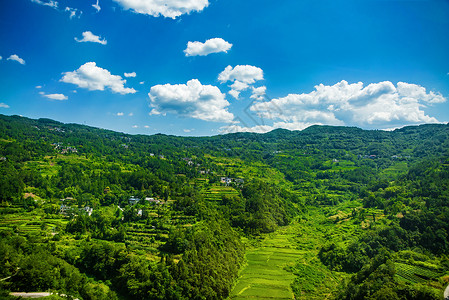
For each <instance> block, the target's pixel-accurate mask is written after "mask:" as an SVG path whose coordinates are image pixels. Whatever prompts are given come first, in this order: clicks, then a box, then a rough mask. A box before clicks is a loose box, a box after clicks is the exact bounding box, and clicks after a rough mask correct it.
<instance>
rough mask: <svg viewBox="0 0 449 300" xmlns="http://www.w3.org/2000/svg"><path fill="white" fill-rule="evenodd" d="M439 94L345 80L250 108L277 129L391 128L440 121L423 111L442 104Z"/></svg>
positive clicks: (415, 87) (412, 86)
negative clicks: (325, 127)
mask: <svg viewBox="0 0 449 300" xmlns="http://www.w3.org/2000/svg"><path fill="white" fill-rule="evenodd" d="M445 101H446V99H445V98H444V97H443V96H442V95H441V94H439V93H434V92H430V93H428V92H426V89H425V88H424V87H421V86H419V85H415V84H408V83H402V82H399V83H398V84H397V85H396V86H395V85H394V84H393V83H391V82H389V81H384V82H380V83H372V84H369V85H367V86H366V87H364V85H363V83H362V82H358V83H353V84H349V83H348V82H346V81H344V80H343V81H341V82H339V83H337V84H335V85H332V86H326V85H323V84H320V85H317V86H315V90H314V91H312V92H311V93H303V94H289V95H288V96H286V97H283V98H278V99H273V100H271V101H268V102H257V103H254V104H253V105H252V106H251V107H250V110H251V111H252V112H254V113H256V114H258V115H259V116H260V117H261V118H265V119H270V120H273V121H274V122H275V123H274V125H273V127H274V128H280V127H282V128H287V129H304V128H305V127H308V126H310V125H313V124H327V125H350V126H359V127H362V128H377V129H383V128H391V127H395V126H404V125H411V124H420V123H437V122H438V120H437V119H435V118H434V117H430V116H428V115H426V114H425V112H424V111H423V110H422V108H423V107H424V105H423V103H429V104H431V103H442V102H445Z"/></svg>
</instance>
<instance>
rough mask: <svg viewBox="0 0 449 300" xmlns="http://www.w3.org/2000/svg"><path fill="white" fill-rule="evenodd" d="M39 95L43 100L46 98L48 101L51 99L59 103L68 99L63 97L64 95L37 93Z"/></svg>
mask: <svg viewBox="0 0 449 300" xmlns="http://www.w3.org/2000/svg"><path fill="white" fill-rule="evenodd" d="M39 94H40V95H41V96H42V97H45V98H48V99H51V100H59V101H63V100H67V99H69V97H67V96H66V95H64V94H46V93H44V92H39Z"/></svg>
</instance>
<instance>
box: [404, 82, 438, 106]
mask: <svg viewBox="0 0 449 300" xmlns="http://www.w3.org/2000/svg"><path fill="white" fill-rule="evenodd" d="M397 89H398V93H399V94H400V95H401V96H403V97H407V98H412V99H419V100H422V101H424V102H428V103H443V102H446V98H444V97H443V96H442V95H441V94H440V93H434V92H432V91H431V92H430V93H428V94H427V93H426V89H425V88H424V87H422V86H419V85H416V84H410V83H405V82H398V88H397Z"/></svg>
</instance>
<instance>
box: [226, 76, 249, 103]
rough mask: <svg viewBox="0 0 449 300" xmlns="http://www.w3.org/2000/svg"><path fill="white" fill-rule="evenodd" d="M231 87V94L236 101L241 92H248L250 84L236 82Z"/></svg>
mask: <svg viewBox="0 0 449 300" xmlns="http://www.w3.org/2000/svg"><path fill="white" fill-rule="evenodd" d="M230 87H231V90H230V91H229V94H230V95H231V96H232V97H234V98H235V99H239V95H240V92H242V91H244V90H247V89H248V88H249V84H247V83H244V82H241V81H238V80H236V81H235V82H234V83H233V84H232V85H231V86H230Z"/></svg>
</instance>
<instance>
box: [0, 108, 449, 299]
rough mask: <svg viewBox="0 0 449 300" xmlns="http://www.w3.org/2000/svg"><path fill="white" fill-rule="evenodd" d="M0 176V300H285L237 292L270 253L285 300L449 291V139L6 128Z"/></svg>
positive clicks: (443, 129)
mask: <svg viewBox="0 0 449 300" xmlns="http://www.w3.org/2000/svg"><path fill="white" fill-rule="evenodd" d="M0 173H1V174H2V175H1V177H0V202H1V206H0V238H1V243H0V260H1V264H0V280H1V281H0V297H1V298H2V299H16V297H15V296H13V295H12V294H11V292H45V291H48V292H51V293H53V294H52V295H51V296H48V297H47V298H48V299H67V298H73V299H75V298H78V299H227V298H230V299H244V298H245V297H246V298H247V297H250V296H251V295H249V296H245V294H244V293H245V291H246V292H248V291H250V290H251V289H250V288H249V287H250V286H253V288H254V286H255V285H259V286H260V289H261V290H264V293H265V294H264V295H266V296H267V297H268V296H269V297H270V298H272V299H282V297H280V296H276V295H277V294H276V290H275V288H273V291H272V292H271V291H270V289H269V288H267V286H264V281H263V280H262V279H261V278H262V277H261V276H262V275H260V276H259V275H258V274H255V275H254V276H253V278H252V279H251V280H259V281H252V283H251V284H248V285H247V287H245V288H242V289H241V290H238V289H239V285H241V286H242V287H243V286H245V280H247V279H245V278H244V276H243V275H244V273H245V270H248V268H254V266H253V264H252V263H251V262H252V260H254V259H258V258H257V257H254V255H255V254H254V253H257V255H261V254H260V253H262V252H256V251H258V249H262V248H261V247H263V245H265V244H266V243H267V242H269V241H270V239H271V241H272V242H271V243H272V244H273V247H274V249H280V250H279V251H280V252H282V251H284V250H285V253H287V252H288V253H289V258H288V260H287V259H286V258H285V259H286V260H285V262H279V263H278V266H280V267H279V268H280V269H281V270H279V272H281V271H282V272H285V274H288V276H291V278H292V280H290V279H288V281H287V283H288V290H286V292H287V293H290V294H291V297H290V298H293V296H294V297H295V298H296V299H324V298H328V299H442V298H443V291H444V289H445V288H446V286H447V285H448V284H449V259H448V256H449V242H448V233H449V125H447V124H433V125H421V126H410V127H404V128H401V129H396V130H394V131H376V130H374V131H368V130H362V129H359V128H351V127H331V126H312V127H309V128H307V129H305V130H303V131H288V130H282V129H278V130H274V131H272V132H270V133H266V134H255V133H236V134H227V135H219V136H213V137H176V136H167V135H161V134H157V135H152V136H145V135H129V134H124V133H119V132H113V131H108V130H103V129H98V128H93V127H88V126H83V125H77V124H63V123H60V122H56V121H53V120H49V119H38V120H32V119H28V118H23V117H18V116H3V115H0ZM281 233H282V235H281ZM280 236H281V237H282V238H283V239H282V241H283V242H282V243H284V242H285V244H282V245H281V244H280V242H276V241H277V240H276V238H278V237H280ZM264 243H265V244H264ZM287 250H288V251H287ZM276 251H277V250H276ZM284 256H285V257H287V254H285V255H284ZM254 270H256V269H254ZM260 272H261V273H263V270H262V271H260ZM273 274H274V273H273ZM279 274H280V273H279ZM265 275H266V274H265ZM265 275H263V276H265ZM268 275H270V274H268ZM268 275H267V276H268ZM254 278H256V279H254ZM264 278H265V277H264ZM267 278H269V277H267ZM288 278H290V277H288ZM254 282H256V284H254ZM278 290H280V288H279V287H278ZM252 291H253V292H254V293H256V290H255V289H253V290H252ZM270 293H272V294H270ZM252 297H253V298H258V296H257V295H256V294H253V295H252Z"/></svg>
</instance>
